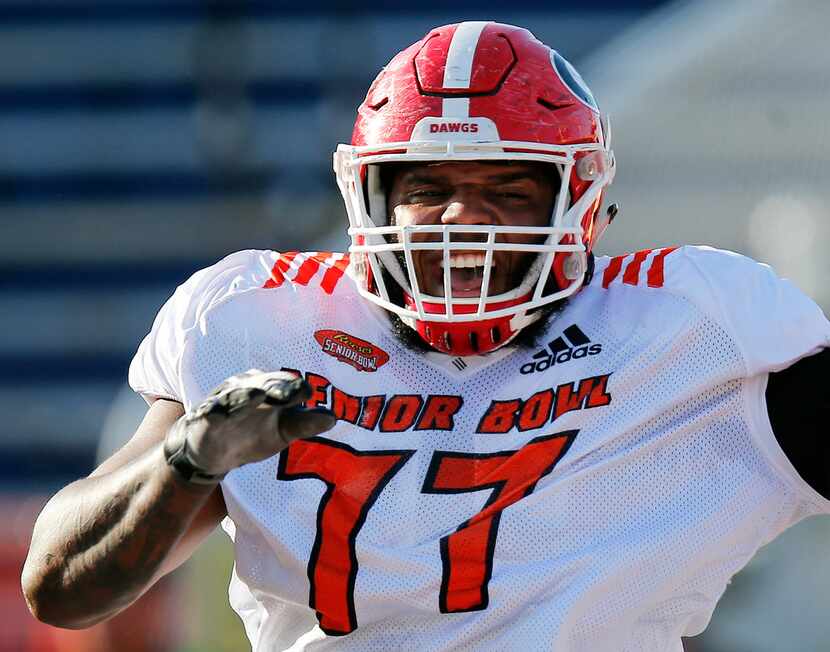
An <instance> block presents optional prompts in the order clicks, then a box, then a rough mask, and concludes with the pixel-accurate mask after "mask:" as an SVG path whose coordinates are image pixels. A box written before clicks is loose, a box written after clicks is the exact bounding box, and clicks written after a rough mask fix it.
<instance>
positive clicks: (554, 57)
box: [550, 50, 599, 112]
mask: <svg viewBox="0 0 830 652" xmlns="http://www.w3.org/2000/svg"><path fill="white" fill-rule="evenodd" d="M550 62H551V64H552V65H553V69H554V70H555V71H556V74H557V75H559V79H561V80H562V83H563V84H565V86H567V87H568V90H569V91H571V93H573V94H574V95H576V97H577V98H579V100H580V101H581V102H582V103H583V104H585V105H586V106H588V107H589V108H590V109H593V110H594V111H596V112H599V107H598V106H597V101H596V100H595V99H594V96H593V94H592V93H591V89H590V88H588V84H586V83H585V80H584V79H582V75H580V74H579V73H578V72H577V71H576V68H574V67H573V66H572V65H571V64H570V63H569V62H568V60H567V59H565V57H563V56H562V55H561V54H559V53H558V52H557V51H556V50H551V51H550Z"/></svg>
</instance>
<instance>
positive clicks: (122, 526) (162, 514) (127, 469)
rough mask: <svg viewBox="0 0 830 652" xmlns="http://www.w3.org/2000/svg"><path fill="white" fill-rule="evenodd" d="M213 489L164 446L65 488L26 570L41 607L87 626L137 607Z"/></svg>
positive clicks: (39, 526)
mask: <svg viewBox="0 0 830 652" xmlns="http://www.w3.org/2000/svg"><path fill="white" fill-rule="evenodd" d="M213 490H214V487H212V486H209V485H192V484H189V483H186V482H184V481H182V480H181V479H180V478H179V477H177V476H176V474H175V472H174V471H172V470H171V469H170V467H168V466H167V464H166V462H165V461H164V457H163V454H162V452H161V448H160V446H154V447H153V448H151V449H150V450H149V451H148V452H147V453H145V454H144V455H143V456H141V457H140V458H138V459H136V460H135V461H134V462H132V463H130V464H128V465H125V466H123V467H121V468H119V469H117V470H115V471H113V472H111V473H109V474H106V475H101V476H97V477H89V478H85V479H82V480H79V481H78V482H75V483H73V484H71V485H69V486H68V487H66V488H64V489H63V490H61V491H60V492H59V493H58V494H56V495H55V496H54V497H53V498H52V499H51V500H50V501H49V503H48V504H47V505H46V507H45V508H44V509H43V511H42V512H41V514H40V516H39V517H38V520H37V523H36V524H35V529H34V533H33V535H32V544H31V546H30V549H29V555H28V557H27V559H26V564H25V566H24V569H23V588H24V593H25V595H26V599H27V602H28V603H29V606H30V608H31V609H32V611H33V613H35V614H36V615H37V617H38V618H40V619H41V620H43V621H45V622H48V623H50V624H53V625H57V626H62V627H72V628H79V627H87V626H90V625H93V624H95V623H96V622H99V621H101V620H104V619H105V618H107V617H109V616H111V615H114V614H115V613H117V612H118V611H120V610H121V609H123V608H124V607H126V606H127V605H129V604H130V603H131V602H133V601H134V600H135V599H136V598H138V597H139V596H140V595H141V594H142V593H143V592H144V591H145V590H146V589H147V588H149V586H151V585H152V583H153V582H154V581H155V580H156V579H158V577H160V576H161V568H162V564H163V563H164V561H165V559H166V558H167V556H168V555H169V554H170V552H171V551H172V550H173V548H174V546H175V545H176V543H177V542H178V541H179V539H180V538H181V537H182V534H183V533H184V532H185V531H186V530H187V528H188V526H189V525H190V523H191V522H192V521H193V519H194V517H195V516H196V514H197V513H198V512H199V510H200V509H201V507H202V506H203V505H204V504H205V502H206V500H207V499H208V497H209V496H210V494H211V493H212V491H213Z"/></svg>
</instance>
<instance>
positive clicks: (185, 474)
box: [162, 416, 225, 485]
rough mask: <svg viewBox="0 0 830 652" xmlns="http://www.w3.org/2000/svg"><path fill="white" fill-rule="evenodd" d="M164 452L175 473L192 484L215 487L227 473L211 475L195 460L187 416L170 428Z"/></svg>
mask: <svg viewBox="0 0 830 652" xmlns="http://www.w3.org/2000/svg"><path fill="white" fill-rule="evenodd" d="M162 452H163V454H164V459H165V461H166V462H167V465H168V466H169V467H170V468H171V469H172V470H173V472H174V473H175V474H176V475H177V476H178V477H179V478H181V479H182V480H185V481H186V482H188V483H190V484H199V485H215V484H217V483H218V482H219V481H220V480H222V478H224V477H225V473H209V472H208V471H207V470H205V469H204V468H202V466H201V465H200V464H199V463H198V461H197V460H196V459H195V458H194V456H193V451H192V450H191V449H190V447H189V445H188V441H187V416H183V417H181V418H179V419H178V420H177V421H176V423H174V424H173V427H172V428H170V431H169V432H168V433H167V436H166V437H165V438H164V445H163V447H162Z"/></svg>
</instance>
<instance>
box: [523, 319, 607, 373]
mask: <svg viewBox="0 0 830 652" xmlns="http://www.w3.org/2000/svg"><path fill="white" fill-rule="evenodd" d="M598 353H602V344H592V343H591V340H590V339H589V338H588V336H587V335H586V334H585V333H583V332H582V331H581V330H580V328H579V326H577V325H576V324H574V325H573V326H568V327H567V328H566V329H565V330H563V331H562V336H560V337H557V338H556V339H554V340H551V341H550V342H548V348H547V349H542V350H541V351H539V352H538V353H536V354H534V355H533V360H532V361H531V362H526V363H525V364H523V365H522V366H521V368H520V369H519V371H520V372H521V373H522V374H524V375H527V374H532V373H536V372H538V371H545V370H547V369H550V368H551V367H552V366H553V365H555V364H563V363H565V362H569V361H571V360H578V359H580V358H584V357H586V356H589V355H597V354H598Z"/></svg>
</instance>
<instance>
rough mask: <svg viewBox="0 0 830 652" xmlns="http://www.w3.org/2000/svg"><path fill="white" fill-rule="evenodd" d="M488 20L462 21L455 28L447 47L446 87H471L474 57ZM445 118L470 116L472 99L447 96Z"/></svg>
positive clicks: (443, 105)
mask: <svg viewBox="0 0 830 652" xmlns="http://www.w3.org/2000/svg"><path fill="white" fill-rule="evenodd" d="M486 26H487V21H484V20H477V21H469V22H466V23H461V24H460V25H459V26H458V27H457V28H456V30H455V33H454V34H453V36H452V41H450V47H449V48H448V49H447V64H446V66H445V67H444V83H443V86H444V88H469V87H470V77H471V76H472V71H473V58H474V57H475V54H476V50H477V49H478V40H479V38H480V37H481V32H483V31H484V28H485V27H486ZM441 115H442V117H444V118H468V117H469V116H470V100H469V98H466V97H445V98H444V101H443V102H442V106H441Z"/></svg>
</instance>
